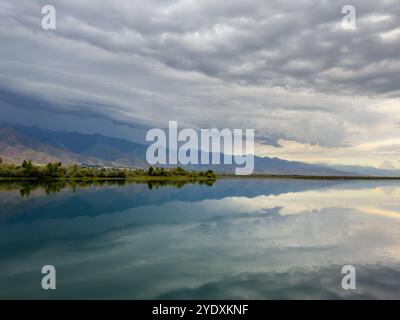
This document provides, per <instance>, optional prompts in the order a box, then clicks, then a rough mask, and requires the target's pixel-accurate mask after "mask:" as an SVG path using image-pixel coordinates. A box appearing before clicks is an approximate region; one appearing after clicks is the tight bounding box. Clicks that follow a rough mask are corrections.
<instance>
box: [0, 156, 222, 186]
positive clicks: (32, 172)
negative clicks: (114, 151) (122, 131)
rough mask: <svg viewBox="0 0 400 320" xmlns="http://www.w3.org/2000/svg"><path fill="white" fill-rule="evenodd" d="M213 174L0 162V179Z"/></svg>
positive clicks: (195, 177)
mask: <svg viewBox="0 0 400 320" xmlns="http://www.w3.org/2000/svg"><path fill="white" fill-rule="evenodd" d="M215 179H216V175H215V174H214V173H213V172H212V171H211V170H207V171H187V170H184V169H182V168H179V167H178V168H171V169H165V168H153V167H150V168H149V169H147V170H144V169H126V168H104V167H84V166H78V165H73V166H63V165H62V164H61V163H59V162H58V163H49V164H47V165H46V166H37V165H34V164H32V162H31V161H23V163H22V164H21V165H14V164H4V163H0V180H2V181H13V180H14V181H16V180H29V181H46V180H64V181H99V180H126V181H138V182H148V181H185V182H191V181H193V182H196V181H212V180H215Z"/></svg>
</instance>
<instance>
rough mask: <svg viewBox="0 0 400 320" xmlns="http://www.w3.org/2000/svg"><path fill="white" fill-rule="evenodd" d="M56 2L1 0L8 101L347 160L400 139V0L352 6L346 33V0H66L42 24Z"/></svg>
mask: <svg viewBox="0 0 400 320" xmlns="http://www.w3.org/2000/svg"><path fill="white" fill-rule="evenodd" d="M45 4H48V3H45V2H44V1H30V2H18V3H17V2H13V1H4V0H0V24H1V28H0V40H1V46H0V70H1V71H0V90H1V91H2V92H5V94H2V103H3V104H7V106H8V109H7V110H9V109H10V108H12V107H14V108H25V109H33V110H42V109H43V110H46V112H52V113H54V114H59V115H70V116H74V117H77V118H85V117H86V118H92V119H96V118H97V119H103V120H104V119H105V120H109V121H111V122H112V123H116V124H118V125H129V126H134V127H136V126H138V127H143V126H144V127H152V126H160V127H165V126H166V125H167V122H168V120H177V121H178V122H179V124H180V125H181V126H190V127H194V128H209V127H217V128H224V127H228V128H254V129H255V130H256V136H257V137H259V141H258V142H259V148H258V149H257V150H258V152H259V153H261V154H262V153H266V154H271V153H274V152H278V153H279V152H280V153H281V154H278V155H281V156H283V157H286V158H293V159H298V158H301V159H303V158H304V154H306V153H307V154H313V153H318V154H319V155H321V154H322V155H325V156H326V158H327V159H331V160H332V159H340V160H341V161H342V160H343V161H342V162H346V161H345V160H344V156H343V154H346V155H348V157H357V155H360V149H357V148H359V146H360V145H362V146H364V147H365V145H366V144H368V143H370V142H374V143H379V142H380V143H383V144H384V146H385V147H387V148H390V145H389V146H387V143H386V142H385V141H387V140H393V139H394V138H396V135H397V136H398V130H399V127H398V123H399V121H400V109H399V106H400V104H399V100H398V99H399V93H400V56H399V54H398V52H400V41H399V39H400V2H399V1H398V0H393V1H390V0H387V1H379V2H377V1H356V0H354V1H352V3H351V4H352V5H353V6H354V7H355V9H356V18H357V20H356V22H357V28H356V29H355V30H347V29H344V28H342V19H343V14H342V13H341V9H342V7H343V6H344V5H346V4H348V3H347V2H345V1H334V2H332V1H323V0H321V1H311V0H300V1H296V2H293V1H273V0H272V1H259V0H249V1H239V0H233V1H211V0H203V1H190V0H188V1H170V0H158V1H156V0H150V1H125V0H124V1H118V2H107V3H105V2H101V3H100V2H99V1H95V0H79V1H77V0H72V1H68V2H65V1H59V0H54V1H52V5H54V6H55V8H56V10H57V29H56V30H43V29H42V28H41V19H42V16H43V15H42V14H41V8H42V6H43V5H45ZM19 95H20V96H22V97H28V98H24V99H25V100H24V101H25V103H23V104H22V105H21V103H20V102H21V98H19V97H18V96H19ZM3 97H9V98H8V99H3ZM29 97H31V99H32V100H31V101H32V103H29V101H30V100H29ZM38 101H39V102H40V101H42V103H37V102H38ZM99 130H100V131H101V129H99ZM127 138H128V137H127ZM293 145H295V146H296V148H297V149H296V150H294V149H293ZM297 146H301V150H300V151H299V149H298V148H300V147H297ZM363 150H364V151H365V153H364V154H362V157H363V158H366V154H368V155H369V156H370V157H371V163H372V162H373V161H375V162H380V163H381V162H383V161H386V160H388V159H387V155H382V154H381V153H380V151H379V149H373V148H372V149H368V150H366V149H365V148H364V149H363ZM399 156H400V155H399V154H397V153H395V154H391V158H390V159H389V160H391V161H394V162H395V163H398V162H399V161H398V159H399ZM306 160H310V161H312V160H313V158H310V159H306ZM318 160H321V159H318ZM375 162H374V163H375Z"/></svg>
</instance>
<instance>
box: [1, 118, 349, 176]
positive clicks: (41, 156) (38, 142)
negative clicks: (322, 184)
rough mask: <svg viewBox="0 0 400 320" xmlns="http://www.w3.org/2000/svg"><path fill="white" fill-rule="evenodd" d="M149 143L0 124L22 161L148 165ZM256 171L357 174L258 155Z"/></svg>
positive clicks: (6, 147)
mask: <svg viewBox="0 0 400 320" xmlns="http://www.w3.org/2000/svg"><path fill="white" fill-rule="evenodd" d="M146 150H147V146H145V145H141V144H138V143H134V142H130V141H127V140H123V139H119V138H113V137H106V136H103V135H100V134H83V133H77V132H63V131H53V130H47V129H41V128H37V127H23V126H10V125H1V126H0V157H2V158H3V159H4V160H5V161H7V162H13V163H18V164H19V163H21V162H22V161H23V160H24V159H30V160H32V161H33V162H35V163H37V164H46V163H48V162H51V161H53V162H54V161H61V162H62V163H65V164H68V165H70V164H73V163H79V164H88V165H100V166H115V167H135V168H139V167H140V168H146V167H148V166H149V165H148V163H147V161H146V158H145V155H146ZM254 163H255V170H254V173H263V174H276V175H312V176H317V175H320V176H323V175H329V176H341V175H342V176H343V175H356V174H353V173H352V172H349V171H342V170H337V169H335V168H330V167H327V166H323V165H315V164H308V163H302V162H297V161H287V160H282V159H278V158H268V157H264V158H263V157H255V162H254ZM182 167H185V168H186V169H192V170H204V169H211V170H214V171H215V172H225V173H227V172H229V173H232V172H233V171H234V169H235V168H236V165H188V166H182Z"/></svg>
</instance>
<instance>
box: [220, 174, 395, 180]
mask: <svg viewBox="0 0 400 320" xmlns="http://www.w3.org/2000/svg"><path fill="white" fill-rule="evenodd" d="M216 176H217V178H222V179H235V178H238V179H303V180H399V181H400V177H379V176H310V175H274V174H252V175H248V176H238V175H234V174H218V173H217V174H216Z"/></svg>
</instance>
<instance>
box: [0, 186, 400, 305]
mask: <svg viewBox="0 0 400 320" xmlns="http://www.w3.org/2000/svg"><path fill="white" fill-rule="evenodd" d="M24 188H25V189H26V186H25V187H24ZM21 190H22V189H21V188H15V186H13V187H10V188H4V187H3V188H2V189H1V191H0V298H1V299H9V298H21V299H94V298H100V299H175V298H176V299H191V298H196V299H314V298H318V299H342V298H352V299H354V298H355V299H357V298H370V299H383V298H389V299H395V298H397V299H399V298H400V264H399V262H400V182H396V181H323V180H296V179H222V180H218V181H217V182H216V183H214V184H213V185H212V186H207V185H198V184H188V185H184V186H179V187H177V186H156V187H154V186H149V185H147V184H125V185H103V186H88V187H86V188H81V187H77V188H76V189H74V190H73V189H71V188H68V187H67V188H58V189H57V188H55V189H54V188H53V189H52V190H50V191H53V192H50V191H49V190H47V193H46V192H45V191H46V190H45V189H42V188H37V189H33V190H29V192H27V191H26V190H22V191H21ZM55 191H57V192H55ZM49 264H50V265H54V266H55V268H56V271H57V273H56V281H57V282H56V284H57V287H56V290H43V289H42V288H41V279H42V276H43V275H42V274H41V268H42V266H44V265H49ZM348 264H351V265H353V266H355V268H356V284H357V288H356V289H355V290H344V289H342V287H341V280H342V277H343V276H344V275H343V274H341V268H342V266H344V265H348Z"/></svg>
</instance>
